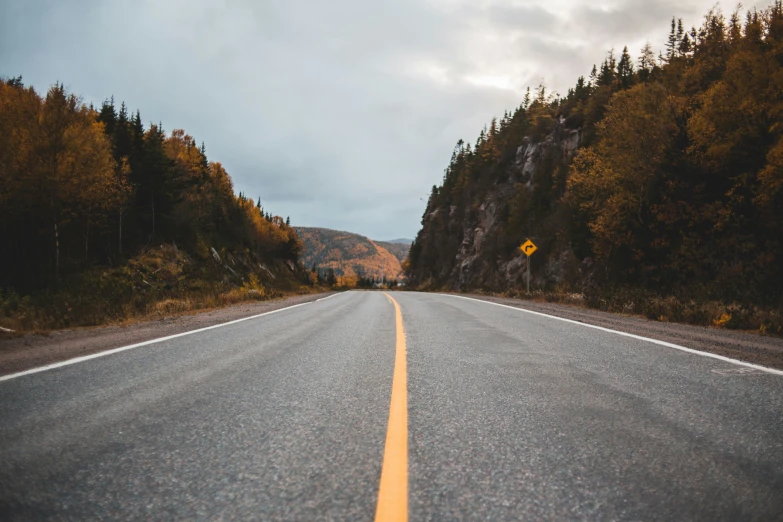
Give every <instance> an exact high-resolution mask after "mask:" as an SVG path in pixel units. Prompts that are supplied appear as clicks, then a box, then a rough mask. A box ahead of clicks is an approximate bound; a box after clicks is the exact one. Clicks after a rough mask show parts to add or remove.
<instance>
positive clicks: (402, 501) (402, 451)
mask: <svg viewBox="0 0 783 522" xmlns="http://www.w3.org/2000/svg"><path fill="white" fill-rule="evenodd" d="M383 295H385V296H386V297H387V298H388V299H389V301H391V302H392V304H393V305H394V310H395V313H396V322H397V348H396V351H395V357H394V377H393V378H392V393H391V406H390V407H389V427H388V428H387V430H386V446H385V448H384V450H383V467H382V468H381V485H380V489H379V490H378V506H377V507H376V509H375V520H376V522H385V521H387V520H388V521H395V522H398V521H406V520H408V377H407V369H406V364H405V331H404V330H403V328H402V312H401V311H400V305H399V304H397V301H395V300H394V298H393V297H392V296H390V295H389V294H387V293H385V292H384V294H383Z"/></svg>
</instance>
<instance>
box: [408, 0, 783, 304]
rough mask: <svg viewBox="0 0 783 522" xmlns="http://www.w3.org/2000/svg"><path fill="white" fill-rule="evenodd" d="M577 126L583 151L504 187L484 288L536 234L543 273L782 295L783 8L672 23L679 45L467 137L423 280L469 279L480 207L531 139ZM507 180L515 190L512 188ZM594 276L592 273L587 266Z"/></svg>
mask: <svg viewBox="0 0 783 522" xmlns="http://www.w3.org/2000/svg"><path fill="white" fill-rule="evenodd" d="M572 129H578V130H579V133H580V136H581V146H580V147H579V150H578V151H577V152H576V154H575V157H574V158H573V160H572V161H571V160H569V159H563V158H558V157H556V156H554V155H553V156H548V157H545V158H543V159H542V161H541V162H540V164H539V165H538V169H537V171H536V172H535V177H534V179H533V180H532V183H525V182H523V181H520V180H517V181H516V183H515V184H514V185H513V187H512V188H511V189H510V190H507V191H506V192H504V193H503V195H502V197H499V198H498V199H499V203H500V204H499V209H498V212H497V215H496V220H497V225H496V226H494V227H493V228H492V229H491V230H490V231H489V233H487V235H486V236H485V237H484V238H483V239H482V241H483V242H482V249H481V256H480V260H479V263H478V264H477V265H476V266H477V267H478V268H476V269H475V270H477V271H479V272H480V273H479V274H478V276H477V277H476V278H475V279H474V281H475V286H483V287H485V288H488V289H502V287H503V281H502V278H500V277H499V273H498V272H499V270H498V265H499V263H500V262H502V261H504V260H505V261H507V260H509V259H510V258H512V257H514V256H516V255H518V252H517V250H516V249H517V248H518V246H519V244H520V243H521V242H522V241H524V239H526V238H529V237H530V238H535V239H536V244H537V245H538V246H539V249H540V251H539V253H537V254H536V256H537V257H536V260H537V261H538V262H537V264H534V265H533V269H534V274H535V273H536V270H538V274H537V275H538V276H539V277H538V280H539V281H545V280H546V276H545V274H543V272H544V271H545V270H546V269H547V268H546V267H547V266H549V267H550V269H551V268H552V267H555V266H556V267H557V270H559V271H560V274H561V275H562V276H563V277H561V278H559V283H558V284H559V285H560V286H561V287H568V286H570V287H577V286H579V285H584V284H587V283H590V284H594V285H599V286H603V287H623V286H631V287H638V288H643V289H647V290H649V291H652V292H656V293H663V294H667V293H668V294H675V293H676V294H681V295H687V296H705V297H713V298H717V299H722V300H734V301H739V302H746V303H764V304H768V305H775V306H781V305H783V301H782V299H783V297H781V289H783V269H781V267H783V4H781V2H780V0H776V1H775V2H774V3H773V4H772V5H770V6H769V7H768V8H766V9H763V10H756V9H754V10H750V11H748V12H746V13H744V15H743V14H742V13H741V12H740V11H735V12H734V13H732V14H731V15H730V16H729V17H728V18H727V17H725V16H724V15H723V14H722V13H721V12H719V11H717V10H713V11H710V12H709V13H708V14H707V15H706V16H705V18H704V21H703V23H702V24H701V26H700V27H693V28H691V29H686V28H685V27H684V25H683V23H682V20H676V19H672V23H671V30H670V34H669V37H668V39H667V43H666V46H665V49H664V50H662V51H661V52H659V53H658V54H657V55H656V54H655V52H654V51H653V50H652V48H651V46H650V45H649V44H647V45H645V46H644V48H643V49H642V50H641V52H640V55H639V56H638V58H637V59H636V60H634V59H632V57H631V55H630V53H629V51H628V49H627V48H624V49H623V50H622V52H621V53H620V55H619V57H618V56H617V54H616V53H615V52H614V51H610V52H609V53H607V55H606V58H605V60H604V61H603V62H602V63H601V64H600V65H599V66H593V68H592V71H591V73H590V75H589V76H588V77H587V78H585V77H580V78H579V79H578V80H577V82H576V84H575V85H574V86H573V87H572V88H570V89H569V90H568V92H567V94H566V95H565V96H560V95H557V94H554V93H548V92H547V90H546V88H545V87H544V86H540V87H539V88H538V89H537V91H535V92H533V93H532V94H531V92H530V90H529V89H528V92H527V94H526V95H525V97H524V98H523V100H522V101H521V105H520V106H519V107H518V108H517V109H516V110H514V111H512V112H511V113H506V114H505V115H504V116H503V117H502V118H501V119H493V120H492V122H491V123H490V125H489V127H488V128H487V127H485V129H484V130H482V131H481V133H480V135H479V137H478V140H477V141H476V143H475V144H473V145H472V144H469V143H468V144H466V143H465V142H463V141H461V140H460V142H458V144H457V146H456V148H455V150H454V154H453V156H452V159H451V162H450V164H449V165H448V167H447V169H446V171H445V174H444V178H443V182H442V184H441V185H440V186H434V187H433V188H432V192H431V195H430V198H429V201H428V203H427V208H426V210H425V213H424V217H423V219H422V224H423V228H422V230H421V231H420V232H419V235H418V236H417V238H416V241H415V242H414V243H413V245H412V247H411V252H410V256H409V260H408V263H407V264H406V265H407V272H408V276H409V280H410V281H411V282H412V283H414V284H420V285H421V284H433V285H454V284H455V280H456V279H455V274H456V273H457V272H458V271H459V266H458V263H459V260H458V259H457V253H458V251H459V248H460V245H461V243H462V241H463V239H464V234H465V230H466V229H470V228H472V227H475V226H477V224H478V222H479V219H478V214H479V207H480V205H481V204H482V203H484V202H485V201H487V198H488V197H489V196H490V195H492V194H495V195H497V192H493V191H497V190H498V187H499V186H506V187H507V184H508V183H509V176H510V174H509V173H510V172H511V170H512V169H513V163H514V160H515V157H516V153H517V147H518V146H520V145H521V144H523V143H526V141H525V138H527V139H528V140H529V141H528V142H533V143H534V142H538V141H542V140H545V139H551V138H555V139H557V138H558V135H559V134H558V133H560V134H563V133H565V132H567V131H569V130H572ZM504 184H506V185H504ZM588 274H589V277H588Z"/></svg>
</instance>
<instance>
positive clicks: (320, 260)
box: [296, 227, 409, 279]
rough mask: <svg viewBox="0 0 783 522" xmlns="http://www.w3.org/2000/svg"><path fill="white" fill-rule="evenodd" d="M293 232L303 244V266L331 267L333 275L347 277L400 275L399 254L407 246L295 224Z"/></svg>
mask: <svg viewBox="0 0 783 522" xmlns="http://www.w3.org/2000/svg"><path fill="white" fill-rule="evenodd" d="M296 232H297V235H298V236H299V238H300V239H301V240H302V243H303V247H304V248H303V250H302V254H301V256H300V259H301V260H302V262H303V263H304V264H305V266H306V267H307V268H310V267H312V266H313V265H316V266H318V267H319V268H322V269H323V268H333V269H334V271H335V273H336V274H337V275H339V276H345V277H350V278H354V277H356V278H358V277H375V278H380V277H382V276H384V275H385V276H386V277H387V278H389V279H399V278H401V277H402V267H401V266H400V259H401V258H400V256H401V255H402V248H403V247H404V248H405V251H406V255H407V250H408V248H409V247H408V246H405V245H399V244H391V243H383V242H380V241H373V240H371V239H368V238H366V237H364V236H360V235H359V234H353V233H351V232H343V231H340V230H331V229H328V228H310V227H296ZM402 259H404V257H403V258H402Z"/></svg>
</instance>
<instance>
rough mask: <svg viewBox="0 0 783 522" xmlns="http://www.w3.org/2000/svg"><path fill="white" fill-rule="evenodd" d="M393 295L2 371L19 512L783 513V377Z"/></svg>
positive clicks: (349, 515)
mask: <svg viewBox="0 0 783 522" xmlns="http://www.w3.org/2000/svg"><path fill="white" fill-rule="evenodd" d="M389 295H390V296H391V297H392V298H393V299H394V300H395V301H396V302H397V303H398V304H399V310H400V312H401V317H402V324H401V326H402V328H404V335H403V336H400V335H399V329H398V324H397V315H396V310H395V306H394V303H393V301H392V300H391V299H389V298H388V297H387V296H386V295H384V294H383V293H380V292H347V293H343V294H337V295H335V296H332V297H330V298H327V299H324V300H320V301H318V302H315V303H310V304H307V305H300V306H297V307H292V308H289V309H284V310H280V311H277V312H274V313H271V314H268V315H264V316H261V317H257V318H254V319H250V320H246V321H241V322H236V323H233V324H229V325H226V326H221V327H218V328H212V329H208V330H205V331H201V332H197V333H193V334H191V335H185V336H181V337H175V338H172V339H168V340H163V341H160V342H156V343H153V344H148V345H145V346H139V347H136V348H132V349H128V350H124V351H121V352H119V353H112V354H109V355H105V356H100V357H95V358H92V359H89V360H85V361H82V362H78V363H75V364H68V365H63V366H60V367H57V368H53V369H49V370H46V371H41V372H37V373H31V374H27V375H22V376H18V377H13V378H3V380H2V381H0V519H3V520H37V519H59V520H63V519H65V520H86V519H135V520H167V519H218V518H222V519H224V520H231V519H242V520H249V519H258V520H273V519H287V520H372V519H373V518H375V517H376V511H377V512H378V513H377V514H378V515H379V516H380V515H381V513H380V511H381V509H380V508H379V507H378V504H379V501H378V499H379V488H380V487H381V486H380V484H381V475H382V472H383V475H384V481H385V484H386V485H385V486H384V488H385V490H384V491H385V493H384V492H382V493H381V497H384V496H385V498H387V500H388V499H394V498H398V497H394V493H395V491H396V492H399V491H404V492H405V495H404V496H403V498H407V506H405V509H404V512H405V513H404V514H407V515H408V516H409V518H410V519H411V520H454V519H464V520H470V519H472V520H541V519H548V520H566V519H587V520H598V519H610V520H611V519H621V520H640V519H644V520H672V519H678V520H685V519H691V520H777V519H783V375H780V374H776V373H770V372H764V371H761V370H755V369H753V368H749V367H747V366H741V365H737V364H733V363H731V362H728V361H724V360H718V359H714V358H710V357H705V356H701V355H698V354H693V353H688V352H684V351H681V350H677V349H674V348H671V347H667V346H661V345H659V344H655V343H652V342H650V341H647V340H643V339H635V338H631V337H627V336H622V335H619V334H617V333H614V332H610V331H604V330H597V329H594V328H589V327H586V326H584V325H581V324H576V323H569V322H566V321H563V320H558V319H556V318H552V317H547V316H543V315H535V314H531V313H525V312H523V311H521V310H516V309H509V308H505V307H501V306H497V305H492V304H489V303H485V302H481V301H476V300H469V299H464V298H459V297H455V296H446V295H436V294H420V293H412V292H390V293H389ZM400 337H402V339H400ZM401 350H402V351H401ZM401 368H402V370H401ZM400 373H402V375H400ZM406 379H407V382H406ZM393 381H394V383H395V384H394V394H396V400H397V408H398V409H397V410H395V406H394V400H395V399H392V391H393V387H392V382H393ZM400 382H402V384H401V385H400ZM390 401H391V404H392V406H391V409H392V410H393V411H397V415H398V416H397V417H396V418H395V417H394V415H392V416H391V417H390ZM403 422H404V423H403ZM395 433H396V435H395ZM400 434H402V435H400ZM395 451H396V452H397V453H395ZM401 451H402V452H404V455H403V457H404V458H406V459H407V462H406V465H403V466H400V462H404V461H403V460H400V457H399V456H400V455H402V454H401V453H400V452H401ZM385 454H386V458H385V457H384V455H385ZM390 455H391V456H394V455H397V457H395V458H392V457H391V456H390ZM387 468H388V469H387ZM400 470H402V473H399V472H400ZM390 503H391V504H399V503H398V502H397V501H394V502H390ZM400 505H401V504H400Z"/></svg>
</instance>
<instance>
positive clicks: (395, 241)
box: [381, 237, 413, 245]
mask: <svg viewBox="0 0 783 522" xmlns="http://www.w3.org/2000/svg"><path fill="white" fill-rule="evenodd" d="M381 243H400V244H403V245H410V244H411V243H413V240H412V239H407V238H404V237H401V238H399V239H390V240H389V241H381Z"/></svg>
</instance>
